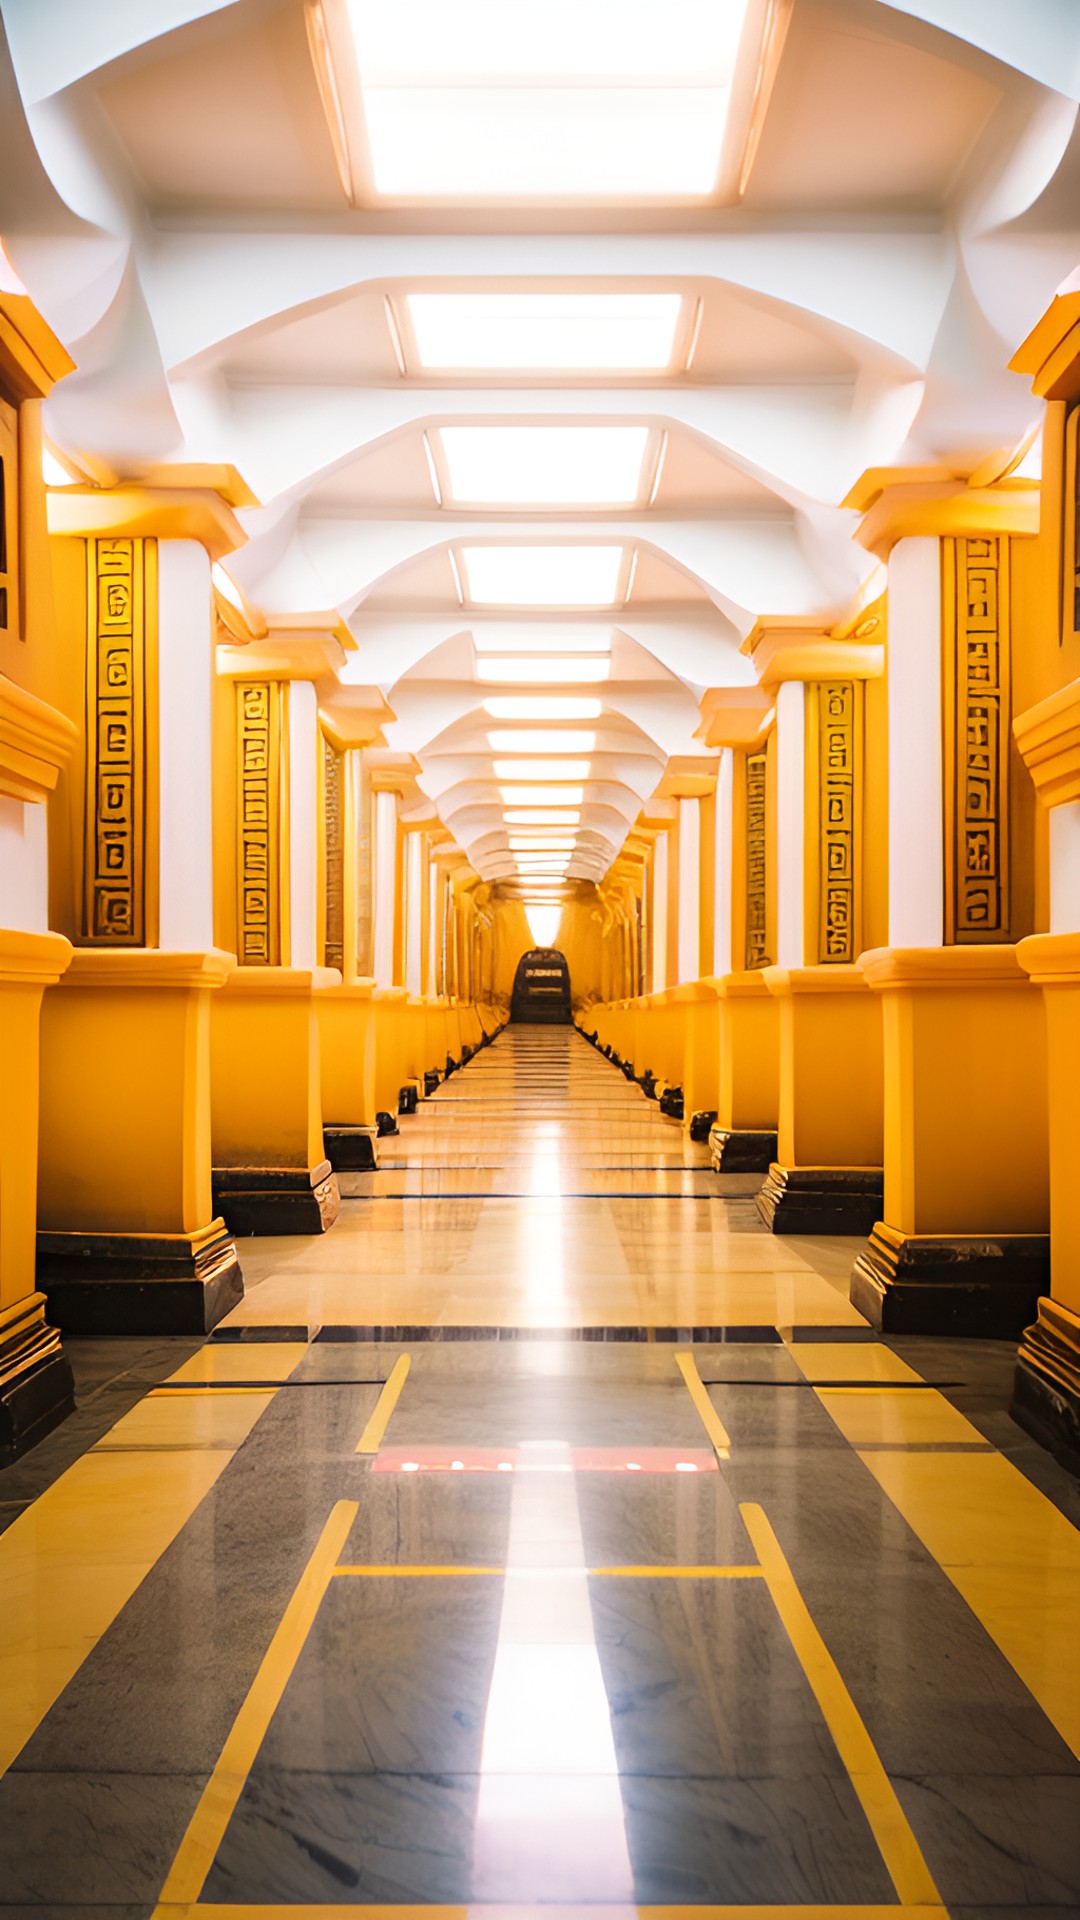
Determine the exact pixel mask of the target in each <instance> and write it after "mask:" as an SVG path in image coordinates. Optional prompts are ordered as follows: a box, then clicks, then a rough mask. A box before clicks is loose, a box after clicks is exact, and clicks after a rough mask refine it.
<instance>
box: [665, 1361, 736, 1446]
mask: <svg viewBox="0 0 1080 1920" xmlns="http://www.w3.org/2000/svg"><path fill="white" fill-rule="evenodd" d="M675 1365H676V1366H677V1367H678V1369H679V1372H680V1373H681V1374H682V1377H683V1379H684V1381H685V1382H686V1390H687V1392H688V1393H689V1395H690V1398H691V1400H692V1401H693V1403H694V1406H695V1408H696V1410H697V1416H698V1419H699V1420H700V1421H701V1424H702V1426H703V1427H704V1429H705V1431H706V1433H707V1434H708V1436H709V1439H710V1440H711V1442H712V1444H713V1446H714V1447H715V1449H716V1452H717V1453H718V1455H719V1456H720V1458H721V1460H728V1459H730V1457H731V1440H730V1438H729V1436H728V1432H727V1428H726V1427H725V1426H724V1423H723V1421H722V1420H721V1418H720V1415H719V1414H718V1413H717V1411H716V1408H715V1407H714V1406H713V1403H712V1401H711V1400H710V1399H709V1396H708V1393H707V1392H706V1390H705V1383H704V1381H703V1380H702V1378H701V1375H700V1373H699V1372H698V1370H697V1361H696V1360H695V1359H694V1356H693V1354H692V1353H677V1354H676V1355H675Z"/></svg>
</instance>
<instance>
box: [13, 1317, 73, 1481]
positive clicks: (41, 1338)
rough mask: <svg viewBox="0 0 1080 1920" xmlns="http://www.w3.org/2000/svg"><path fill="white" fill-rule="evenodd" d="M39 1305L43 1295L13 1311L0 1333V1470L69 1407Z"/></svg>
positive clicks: (60, 1357)
mask: <svg viewBox="0 0 1080 1920" xmlns="http://www.w3.org/2000/svg"><path fill="white" fill-rule="evenodd" d="M24 1306H25V1311H24V1310H23V1309H24ZM44 1307H45V1298H44V1295H43V1294H40V1293H37V1294H32V1295H31V1297H30V1299H29V1300H27V1301H26V1302H25V1303H20V1305H19V1307H18V1308H17V1309H15V1310H14V1311H15V1312H16V1313H17V1314H18V1315H19V1318H18V1319H17V1320H16V1321H15V1323H14V1324H9V1325H8V1326H7V1327H5V1328H4V1329H3V1330H2V1331H0V1467H7V1466H10V1465H11V1462H12V1461H13V1460H17V1459H19V1457H20V1455H21V1454H24V1453H27V1452H28V1451H29V1449H30V1448H31V1447H34V1446H36V1445H37V1443H38V1441H39V1440H43V1439H44V1438H45V1435H46V1434H47V1433H51V1432H52V1430H53V1428H54V1427H58V1426H59V1425H60V1422H61V1421H62V1420H66V1419H67V1416H68V1414H69V1413H72V1412H73V1411H74V1408H75V1383H74V1381H73V1379H72V1377H71V1368H70V1366H69V1365H68V1359H67V1355H66V1354H65V1352H64V1350H63V1348H62V1347H61V1345H60V1335H59V1333H58V1332H57V1330H56V1328H55V1327H50V1326H48V1325H46V1322H45V1317H44Z"/></svg>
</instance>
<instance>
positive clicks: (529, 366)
mask: <svg viewBox="0 0 1080 1920" xmlns="http://www.w3.org/2000/svg"><path fill="white" fill-rule="evenodd" d="M406 306H407V308H408V314H409V319H410V321H411V323H412V331H413V339H414V340H415V342H416V350H417V353H418V355H419V360H420V365H421V366H422V367H423V368H424V370H425V371H427V372H436V371H441V370H446V371H451V370H452V371H454V372H462V373H465V372H483V373H486V372H488V371H489V370H490V371H495V370H496V369H499V370H502V371H513V372H515V373H525V372H546V371H550V372H557V371H560V370H564V369H567V368H573V369H574V370H575V371H577V372H582V373H586V372H595V373H605V372H612V373H614V372H620V373H665V372H667V371H668V369H669V368H670V366H671V361H672V356H673V354H674V351H675V334H676V329H677V328H678V325H679V319H680V313H681V309H682V295H681V294H678V293H410V294H409V295H408V296H407V299H406Z"/></svg>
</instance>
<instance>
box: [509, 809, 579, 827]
mask: <svg viewBox="0 0 1080 1920" xmlns="http://www.w3.org/2000/svg"><path fill="white" fill-rule="evenodd" d="M580 819H581V810H580V808H579V807H509V808H507V810H506V812H505V813H504V814H503V820H504V822H505V824H506V825H507V826H508V827H576V826H577V824H578V822H579V821H580Z"/></svg>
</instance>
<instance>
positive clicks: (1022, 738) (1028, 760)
mask: <svg viewBox="0 0 1080 1920" xmlns="http://www.w3.org/2000/svg"><path fill="white" fill-rule="evenodd" d="M1013 733H1014V734H1015V736H1016V744H1017V746H1018V747H1019V749H1020V752H1021V753H1022V754H1023V756H1024V764H1025V765H1026V767H1027V770H1028V772H1029V773H1030V775H1031V778H1032V780H1033V781H1034V783H1035V791H1036V792H1037V794H1038V796H1039V798H1040V800H1042V801H1043V802H1044V803H1045V804H1046V806H1048V807H1060V806H1064V805H1065V804H1067V803H1068V802H1069V801H1072V800H1080V680H1070V682H1069V684H1068V686H1065V687H1059V688H1058V690H1057V692H1056V693H1052V694H1050V695H1049V697H1048V698H1047V699H1046V700H1040V701H1039V702H1038V704H1037V706H1034V707H1028V708H1027V710H1026V711H1025V712H1024V713H1019V714H1017V716H1016V719H1015V720H1014V721H1013Z"/></svg>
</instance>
